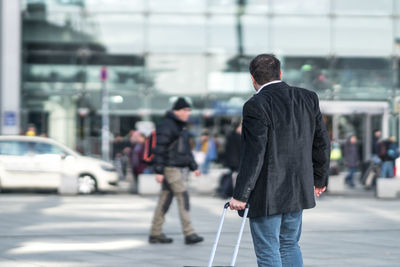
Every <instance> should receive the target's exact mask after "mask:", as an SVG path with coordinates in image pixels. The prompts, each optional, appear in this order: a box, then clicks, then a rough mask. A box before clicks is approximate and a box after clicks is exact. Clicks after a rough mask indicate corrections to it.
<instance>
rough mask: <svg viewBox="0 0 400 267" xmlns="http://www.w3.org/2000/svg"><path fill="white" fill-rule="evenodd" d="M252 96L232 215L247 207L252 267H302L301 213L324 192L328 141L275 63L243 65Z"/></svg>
mask: <svg viewBox="0 0 400 267" xmlns="http://www.w3.org/2000/svg"><path fill="white" fill-rule="evenodd" d="M250 74H251V78H252V80H253V85H254V88H255V89H256V91H257V93H256V94H255V95H254V96H253V97H252V98H250V99H249V100H248V101H247V102H246V103H245V105H244V107H243V129H242V148H241V160H240V168H239V174H238V177H237V180H236V186H235V190H234V194H233V198H232V200H231V201H230V207H231V209H235V210H239V214H240V215H241V216H243V211H242V210H243V209H244V208H245V206H246V204H247V203H249V205H250V210H249V217H250V228H251V233H252V237H253V243H254V249H255V252H256V256H257V262H258V266H259V267H264V266H274V267H276V266H296V267H297V266H303V259H302V254H301V250H300V247H299V245H298V242H299V239H300V234H301V223H302V211H303V209H309V208H313V207H315V196H317V197H318V196H320V195H321V194H322V193H323V192H324V191H325V189H326V185H327V180H328V171H329V157H330V142H329V137H328V133H327V131H326V128H325V125H324V122H323V120H322V115H321V112H320V109H319V100H318V96H317V95H316V94H315V93H314V92H311V91H308V90H306V89H302V88H297V87H292V86H289V85H287V84H286V83H284V82H282V81H281V77H282V72H281V69H280V62H279V60H278V59H277V58H275V57H274V56H273V55H268V54H261V55H258V56H257V57H255V58H254V59H253V60H252V61H251V63H250Z"/></svg>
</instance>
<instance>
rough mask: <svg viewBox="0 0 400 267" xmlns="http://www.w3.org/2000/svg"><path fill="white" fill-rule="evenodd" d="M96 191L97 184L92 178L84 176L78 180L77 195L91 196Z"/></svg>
mask: <svg viewBox="0 0 400 267" xmlns="http://www.w3.org/2000/svg"><path fill="white" fill-rule="evenodd" d="M96 191H97V184H96V180H95V179H94V177H92V176H90V175H88V174H84V175H81V176H79V178H78V193H79V194H85V195H87V194H93V193H94V192H96Z"/></svg>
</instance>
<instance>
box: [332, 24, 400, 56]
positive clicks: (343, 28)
mask: <svg viewBox="0 0 400 267" xmlns="http://www.w3.org/2000/svg"><path fill="white" fill-rule="evenodd" d="M334 25H335V26H334V38H333V39H334V51H335V53H336V54H339V55H349V56H380V55H382V56H387V55H390V54H391V52H392V45H393V42H394V40H393V39H392V22H391V20H390V19H389V18H343V17H342V18H341V17H338V18H337V19H336V20H335V21H334Z"/></svg>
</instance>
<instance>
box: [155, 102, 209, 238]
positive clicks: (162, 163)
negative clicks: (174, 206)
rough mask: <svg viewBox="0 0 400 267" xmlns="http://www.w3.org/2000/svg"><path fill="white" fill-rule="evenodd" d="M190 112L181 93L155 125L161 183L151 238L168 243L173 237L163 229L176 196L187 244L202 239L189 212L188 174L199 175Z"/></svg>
mask: <svg viewBox="0 0 400 267" xmlns="http://www.w3.org/2000/svg"><path fill="white" fill-rule="evenodd" d="M189 116H190V104H189V103H188V102H187V101H186V100H185V99H184V98H182V97H180V98H178V100H177V101H176V102H175V103H174V105H173V108H172V110H170V111H168V112H167V114H166V115H165V117H164V119H163V120H162V122H161V124H160V125H159V126H158V127H157V129H156V139H157V140H156V146H155V149H154V159H153V169H154V172H155V173H156V180H157V182H158V183H161V184H162V188H161V192H160V195H159V200H158V204H157V207H156V210H155V212H154V216H153V221H152V226H151V231H150V236H149V242H150V243H152V244H154V243H161V244H168V243H172V241H173V240H172V238H169V237H167V236H166V235H165V234H164V233H163V232H162V226H163V224H164V221H165V214H166V213H167V211H168V209H169V207H170V205H171V202H172V199H173V197H175V198H176V199H177V201H178V209H179V214H180V220H181V223H182V228H183V229H182V230H183V234H184V235H185V244H195V243H198V242H201V241H203V237H201V236H199V235H197V234H196V232H195V230H194V228H193V226H192V223H191V220H190V215H189V193H188V191H187V188H186V182H187V178H188V177H187V176H188V174H189V170H190V171H194V173H195V175H196V176H200V171H199V170H198V166H197V163H196V162H195V159H194V156H193V154H192V150H191V146H190V140H189V139H190V136H189V132H188V130H187V121H188V120H189Z"/></svg>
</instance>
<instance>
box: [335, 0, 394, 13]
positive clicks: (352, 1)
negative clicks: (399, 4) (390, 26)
mask: <svg viewBox="0 0 400 267" xmlns="http://www.w3.org/2000/svg"><path fill="white" fill-rule="evenodd" d="M396 1H397V0H394V2H396ZM333 6H334V12H335V13H337V14H339V15H340V14H354V15H357V14H362V15H365V14H371V15H377V14H382V15H391V14H392V7H393V1H392V0H379V1H365V0H334V5H333Z"/></svg>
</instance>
